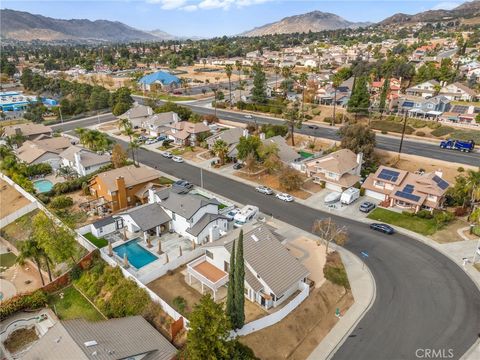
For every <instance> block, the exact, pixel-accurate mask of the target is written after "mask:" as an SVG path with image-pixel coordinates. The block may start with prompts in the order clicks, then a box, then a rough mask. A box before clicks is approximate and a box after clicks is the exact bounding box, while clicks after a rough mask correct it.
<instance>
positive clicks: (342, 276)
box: [323, 251, 350, 289]
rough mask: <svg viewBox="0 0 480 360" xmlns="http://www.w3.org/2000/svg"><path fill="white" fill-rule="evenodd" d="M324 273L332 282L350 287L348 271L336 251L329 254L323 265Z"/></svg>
mask: <svg viewBox="0 0 480 360" xmlns="http://www.w3.org/2000/svg"><path fill="white" fill-rule="evenodd" d="M323 275H324V276H325V279H327V280H329V281H331V282H332V283H334V284H337V285H340V286H343V287H344V288H345V289H350V283H349V281H348V276H347V272H346V271H345V267H344V266H343V263H342V261H341V259H340V255H339V254H338V253H337V252H336V251H334V252H332V253H330V254H328V255H327V261H326V263H325V266H324V267H323Z"/></svg>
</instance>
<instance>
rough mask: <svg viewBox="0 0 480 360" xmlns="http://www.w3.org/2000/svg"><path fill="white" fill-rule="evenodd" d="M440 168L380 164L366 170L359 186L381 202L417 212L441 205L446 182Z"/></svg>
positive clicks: (431, 209) (445, 190) (367, 194)
mask: <svg viewBox="0 0 480 360" xmlns="http://www.w3.org/2000/svg"><path fill="white" fill-rule="evenodd" d="M442 175H443V174H442V172H441V171H435V172H433V173H425V174H416V173H410V172H408V171H404V170H398V169H394V168H389V167H386V166H380V167H379V168H378V170H377V171H376V172H375V173H374V174H370V175H369V176H368V177H367V179H366V180H365V182H364V183H363V184H362V188H364V189H365V195H366V196H370V197H373V198H375V199H378V200H381V201H383V204H384V205H385V206H390V207H399V208H402V209H408V210H412V211H413V212H415V213H417V212H418V211H420V210H422V209H426V210H430V211H433V210H434V209H439V208H441V207H442V206H443V201H444V198H445V193H446V192H447V189H448V187H449V186H450V184H449V183H448V182H446V181H445V180H443V179H442Z"/></svg>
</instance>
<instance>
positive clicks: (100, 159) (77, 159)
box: [59, 145, 111, 176]
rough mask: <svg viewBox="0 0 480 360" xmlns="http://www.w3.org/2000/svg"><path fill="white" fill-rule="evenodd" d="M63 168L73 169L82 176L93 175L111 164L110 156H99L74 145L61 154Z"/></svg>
mask: <svg viewBox="0 0 480 360" xmlns="http://www.w3.org/2000/svg"><path fill="white" fill-rule="evenodd" d="M59 156H60V158H61V159H62V164H61V165H62V166H65V167H69V168H72V169H73V170H75V172H76V173H77V174H78V175H80V176H85V175H88V174H91V173H93V172H95V171H97V170H98V169H100V168H101V167H102V166H105V165H108V164H110V162H111V158H110V155H108V154H105V155H99V154H97V153H96V152H93V151H90V150H87V149H85V148H82V147H79V146H76V145H72V146H70V147H69V148H68V149H66V150H65V151H63V152H61V153H60V155H59Z"/></svg>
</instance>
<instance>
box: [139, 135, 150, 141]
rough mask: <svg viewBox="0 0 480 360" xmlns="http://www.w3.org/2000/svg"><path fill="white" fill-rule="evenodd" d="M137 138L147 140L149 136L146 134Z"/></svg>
mask: <svg viewBox="0 0 480 360" xmlns="http://www.w3.org/2000/svg"><path fill="white" fill-rule="evenodd" d="M137 139H138V140H139V141H145V140H147V139H148V138H147V137H146V136H145V135H140V136H139V137H138V138H137Z"/></svg>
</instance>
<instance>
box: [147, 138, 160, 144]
mask: <svg viewBox="0 0 480 360" xmlns="http://www.w3.org/2000/svg"><path fill="white" fill-rule="evenodd" d="M156 142H157V139H155V138H154V139H148V140H147V141H145V145H151V144H155V143H156Z"/></svg>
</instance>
